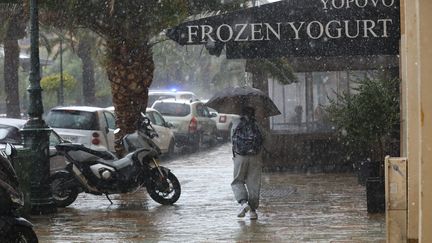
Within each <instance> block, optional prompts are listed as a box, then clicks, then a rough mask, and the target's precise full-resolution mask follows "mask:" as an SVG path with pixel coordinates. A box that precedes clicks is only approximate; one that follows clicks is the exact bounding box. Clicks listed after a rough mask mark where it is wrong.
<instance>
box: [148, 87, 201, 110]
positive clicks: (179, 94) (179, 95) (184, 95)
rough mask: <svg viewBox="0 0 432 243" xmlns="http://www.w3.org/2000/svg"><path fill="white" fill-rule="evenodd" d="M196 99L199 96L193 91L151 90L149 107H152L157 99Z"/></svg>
mask: <svg viewBox="0 0 432 243" xmlns="http://www.w3.org/2000/svg"><path fill="white" fill-rule="evenodd" d="M169 98H173V99H178V100H196V99H197V96H196V95H195V94H194V93H193V92H191V91H171V90H150V91H149V94H148V102H147V107H152V105H153V103H154V102H155V101H156V100H162V99H169Z"/></svg>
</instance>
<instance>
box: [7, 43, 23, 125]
mask: <svg viewBox="0 0 432 243" xmlns="http://www.w3.org/2000/svg"><path fill="white" fill-rule="evenodd" d="M19 53H20V48H19V46H18V40H17V39H6V40H5V42H4V54H5V62H4V79H5V92H6V115H7V117H13V118H20V117H21V112H20V100H19V89H18V81H19V78H18V68H19Z"/></svg>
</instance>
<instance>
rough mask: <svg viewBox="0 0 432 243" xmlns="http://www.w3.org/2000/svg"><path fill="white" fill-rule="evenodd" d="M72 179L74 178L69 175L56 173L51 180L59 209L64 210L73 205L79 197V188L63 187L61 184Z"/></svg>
mask: <svg viewBox="0 0 432 243" xmlns="http://www.w3.org/2000/svg"><path fill="white" fill-rule="evenodd" d="M71 177H72V176H71V175H70V174H69V173H56V174H54V175H52V176H51V178H50V184H51V190H52V194H53V199H54V202H55V204H56V206H57V207H59V208H64V207H67V206H69V205H71V204H72V203H73V202H75V199H76V198H77V197H78V193H79V192H78V188H76V187H73V188H62V187H61V184H62V183H64V182H65V181H67V180H71V179H72V178H71Z"/></svg>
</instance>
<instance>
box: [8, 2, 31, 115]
mask: <svg viewBox="0 0 432 243" xmlns="http://www.w3.org/2000/svg"><path fill="white" fill-rule="evenodd" d="M16 10H17V11H16V12H14V13H13V14H12V15H11V18H10V19H9V21H8V28H7V29H6V34H5V39H4V55H5V57H4V60H5V61H4V79H5V92H6V115H7V117H14V118H20V117H21V111H20V100H19V89H18V82H19V77H18V69H19V54H20V47H19V45H18V40H19V39H21V38H23V37H24V36H25V34H26V32H25V29H26V21H27V17H28V16H27V15H26V14H24V10H23V7H22V6H18V8H17V9H16Z"/></svg>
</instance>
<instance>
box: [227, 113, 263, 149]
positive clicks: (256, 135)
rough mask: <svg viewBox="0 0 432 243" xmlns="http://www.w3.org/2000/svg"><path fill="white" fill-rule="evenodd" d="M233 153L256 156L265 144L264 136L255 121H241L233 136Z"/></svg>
mask: <svg viewBox="0 0 432 243" xmlns="http://www.w3.org/2000/svg"><path fill="white" fill-rule="evenodd" d="M232 143H233V152H234V153H235V154H239V155H256V154H258V153H259V152H260V149H261V146H262V144H263V136H262V134H261V131H260V129H259V127H258V125H257V124H256V123H255V121H253V120H250V121H248V120H246V119H243V118H242V119H241V121H240V123H239V124H238V126H237V127H236V128H235V130H234V133H233V135H232Z"/></svg>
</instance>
